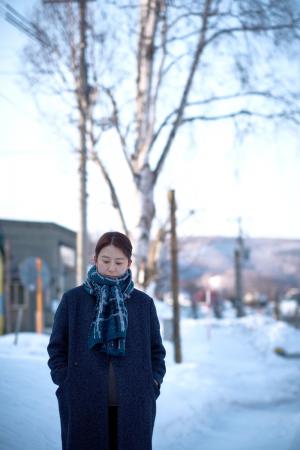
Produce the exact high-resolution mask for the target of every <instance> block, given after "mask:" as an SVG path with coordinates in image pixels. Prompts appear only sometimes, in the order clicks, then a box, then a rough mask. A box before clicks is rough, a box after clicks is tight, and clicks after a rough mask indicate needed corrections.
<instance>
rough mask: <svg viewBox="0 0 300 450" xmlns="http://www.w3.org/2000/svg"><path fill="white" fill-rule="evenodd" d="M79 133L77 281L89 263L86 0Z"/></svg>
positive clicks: (82, 14) (82, 4)
mask: <svg viewBox="0 0 300 450" xmlns="http://www.w3.org/2000/svg"><path fill="white" fill-rule="evenodd" d="M78 103H79V133H80V162H79V177H80V188H79V189H80V194H79V202H80V205H79V207H80V209H79V210H80V223H79V231H78V233H77V270H76V272H77V283H78V284H80V283H82V281H84V279H85V277H86V270H87V263H88V250H87V247H88V234H87V145H86V122H87V109H88V105H89V100H88V82H87V64H86V0H80V78H79V102H78Z"/></svg>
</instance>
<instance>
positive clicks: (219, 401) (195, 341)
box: [0, 317, 300, 450]
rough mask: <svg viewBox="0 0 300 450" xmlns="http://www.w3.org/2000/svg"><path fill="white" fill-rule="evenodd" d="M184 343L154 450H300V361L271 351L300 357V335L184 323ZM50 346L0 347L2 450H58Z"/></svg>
mask: <svg viewBox="0 0 300 450" xmlns="http://www.w3.org/2000/svg"><path fill="white" fill-rule="evenodd" d="M182 341H183V355H184V362H183V363H182V364H180V365H175V364H174V363H173V349H172V347H171V345H170V343H166V347H167V351H168V361H167V365H168V370H167V376H166V379H165V382H164V384H163V387H162V394H161V396H160V398H159V400H158V415H157V420H156V428H155V433H154V439H153V444H154V445H153V450H299V449H300V376H299V375H300V361H299V360H286V359H283V358H280V357H278V356H276V355H275V354H274V353H273V351H272V349H273V348H274V347H275V346H276V345H282V346H285V348H287V349H288V350H290V351H295V350H296V349H299V348H300V332H299V331H297V330H294V329H292V328H290V327H287V326H286V325H285V324H281V323H276V322H274V321H272V320H270V319H265V318H262V317H258V318H245V319H240V320H236V319H228V320H227V319H224V320H221V321H215V320H213V321H212V323H211V325H209V321H207V320H204V319H203V320H198V321H194V320H183V321H182ZM47 342H48V337H47V336H36V335H34V334H22V335H21V336H20V343H19V345H18V346H17V347H16V346H14V345H13V336H11V335H10V336H4V337H0V405H1V407H0V450H59V449H60V440H59V419H58V413H57V405H56V399H55V395H54V391H55V386H53V385H52V384H51V382H50V378H49V372H48V368H47V366H46V361H47V354H46V350H45V349H46V345H47ZM82 450H86V449H82ZM87 450H88V449H87Z"/></svg>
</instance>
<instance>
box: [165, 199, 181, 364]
mask: <svg viewBox="0 0 300 450" xmlns="http://www.w3.org/2000/svg"><path fill="white" fill-rule="evenodd" d="M168 198H169V203H170V216H171V265H172V294H173V338H174V356H175V362H176V363H181V362H182V356H181V343H180V311H179V301H178V291H179V288H178V285H179V283H178V260H177V258H178V252H177V236H176V214H175V212H176V203H175V191H174V190H170V191H169V193H168Z"/></svg>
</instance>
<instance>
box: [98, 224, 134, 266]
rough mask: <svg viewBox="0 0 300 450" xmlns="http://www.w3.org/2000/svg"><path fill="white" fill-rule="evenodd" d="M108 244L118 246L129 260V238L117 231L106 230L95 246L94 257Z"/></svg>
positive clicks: (130, 246) (130, 253)
mask: <svg viewBox="0 0 300 450" xmlns="http://www.w3.org/2000/svg"><path fill="white" fill-rule="evenodd" d="M108 245H114V246H115V247H117V248H119V249H120V250H121V251H122V252H123V253H124V255H125V256H126V257H127V258H128V260H129V261H131V255H132V245H131V242H130V240H129V238H128V237H127V236H126V235H125V234H123V233H119V231H108V232H107V233H104V234H102V236H101V237H100V238H99V240H98V242H97V244H96V248H95V258H96V259H97V258H98V255H99V253H100V252H101V250H102V249H103V248H104V247H107V246H108Z"/></svg>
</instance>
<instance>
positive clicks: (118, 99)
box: [26, 0, 300, 283]
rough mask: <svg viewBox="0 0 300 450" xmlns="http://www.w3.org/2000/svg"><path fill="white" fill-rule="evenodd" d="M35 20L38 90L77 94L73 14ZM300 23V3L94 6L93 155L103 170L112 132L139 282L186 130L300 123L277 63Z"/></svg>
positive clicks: (31, 52) (163, 1)
mask: <svg viewBox="0 0 300 450" xmlns="http://www.w3.org/2000/svg"><path fill="white" fill-rule="evenodd" d="M32 21H33V23H34V24H35V26H36V27H37V28H38V29H39V30H40V33H41V36H42V37H43V40H45V41H46V42H49V43H51V44H49V46H48V47H45V46H42V45H41V44H39V43H38V42H35V43H34V44H32V45H30V46H29V47H28V48H27V50H26V60H27V62H28V63H29V66H30V65H31V74H32V77H33V78H34V80H35V81H36V82H37V83H39V85H40V82H41V80H42V79H43V80H44V81H45V80H48V86H51V89H54V88H55V89H56V91H57V93H58V94H59V95H63V94H64V95H65V94H66V95H67V97H68V98H70V96H72V95H73V96H74V94H75V98H77V97H76V95H78V89H77V90H76V80H77V81H78V77H77V78H76V76H75V89H74V75H75V74H76V73H77V74H78V64H77V65H76V61H77V60H78V59H77V58H78V33H77V31H76V30H77V25H76V24H77V23H78V8H77V9H76V6H75V5H71V4H69V5H68V6H67V7H64V8H63V7H62V6H61V5H60V6H57V7H55V8H52V10H51V12H50V11H49V10H46V9H45V8H43V9H42V10H40V9H39V10H38V11H37V12H36V15H35V17H34V18H33V19H32ZM299 25H300V19H299V7H297V5H296V6H295V4H294V2H293V1H292V0H287V1H285V2H274V1H273V0H238V1H230V0H184V1H183V0H174V1H171V0H170V1H167V0H139V2H138V3H137V2H133V1H125V0H124V1H121V0H120V1H118V2H113V1H108V0H107V1H105V2H104V1H102V2H93V4H91V5H89V13H88V15H87V41H86V42H87V55H88V61H87V70H88V74H87V79H88V92H89V96H88V100H89V105H88V115H87V117H88V122H89V127H88V131H87V133H88V135H89V137H90V143H91V153H90V155H91V156H92V157H93V159H94V160H95V161H96V162H97V163H98V164H99V167H100V168H101V170H102V173H103V174H104V173H105V164H104V161H103V158H102V156H101V150H99V143H100V141H101V136H102V135H103V133H104V132H105V131H106V130H108V129H109V130H115V132H116V133H117V135H118V137H119V142H120V149H121V150H122V151H123V154H124V157H125V160H126V162H127V165H128V168H129V170H130V173H131V174H132V179H133V182H134V186H135V192H136V203H137V207H136V208H135V214H136V219H137V220H136V227H135V229H134V230H132V231H133V232H132V236H133V238H134V239H135V244H136V245H135V248H136V261H137V266H138V268H139V269H140V271H139V272H140V273H139V274H138V278H139V280H140V281H141V282H142V283H146V282H147V261H148V250H149V242H150V233H151V226H152V222H153V218H154V216H155V202H154V190H155V186H156V184H157V181H158V178H159V176H160V174H161V172H162V169H163V167H164V164H165V161H166V158H167V156H168V154H169V153H170V150H171V148H173V147H174V143H175V139H176V137H177V135H178V133H179V130H180V129H181V128H182V126H183V125H184V124H186V123H193V122H195V121H199V120H202V121H209V120H221V119H236V118H241V117H244V118H247V119H248V121H253V122H255V120H258V119H272V120H278V121H282V120H283V119H285V118H288V119H291V120H293V121H294V122H295V123H298V121H299V108H298V100H299V92H298V90H297V89H296V87H295V85H294V86H293V85H292V84H291V81H293V80H291V79H290V73H289V71H284V70H282V69H281V66H282V63H283V61H287V59H286V51H287V49H288V50H289V52H293V48H295V43H297V41H298V37H299ZM76 36H77V40H76ZM79 75H80V74H79ZM57 81H60V86H59V87H57V88H56V82H57ZM70 82H71V84H72V86H71V87H69V88H68V84H69V83H70ZM291 86H293V87H291ZM253 118H255V120H253ZM117 157H118V156H117ZM112 158H114V159H115V156H112ZM104 176H105V179H106V181H107V182H108V184H109V187H110V190H111V195H112V200H113V204H114V206H115V207H116V208H118V209H119V211H121V206H120V201H119V200H118V197H117V193H116V188H117V185H114V183H113V181H112V180H111V179H110V176H109V171H108V170H106V175H104ZM127 214H129V212H128V213H127ZM120 217H121V220H122V223H123V226H124V227H125V226H126V224H125V218H124V215H123V214H122V213H120Z"/></svg>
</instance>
